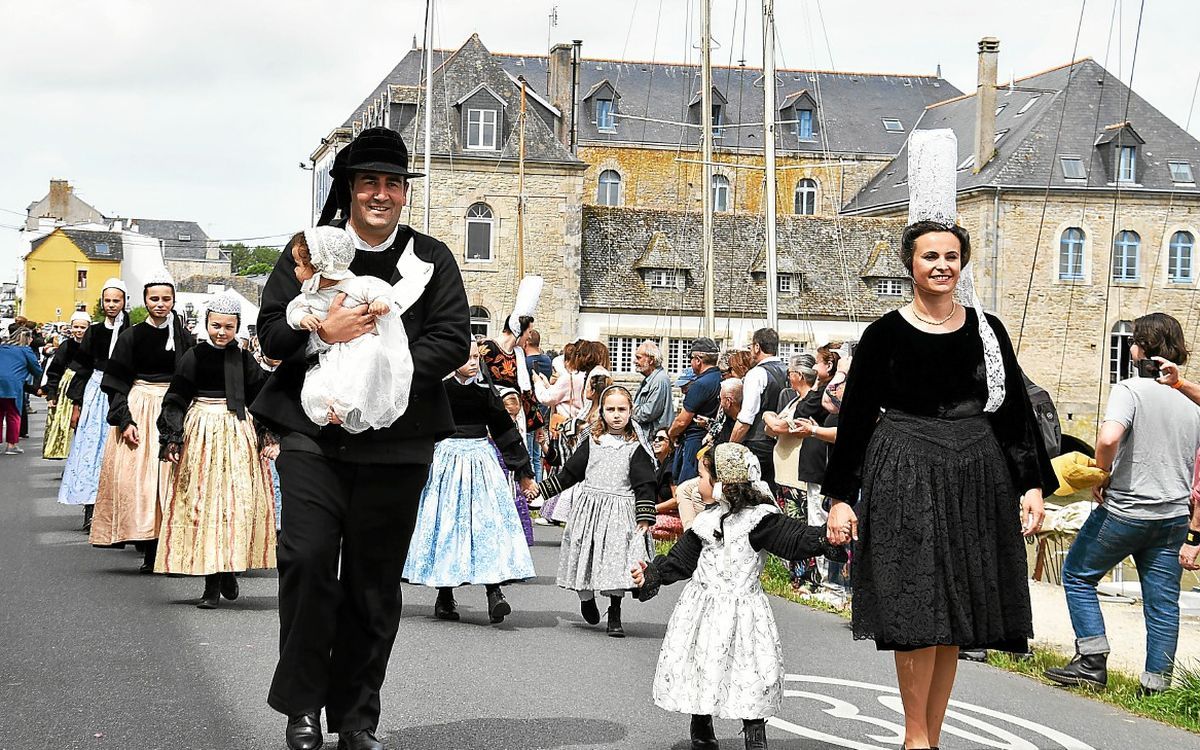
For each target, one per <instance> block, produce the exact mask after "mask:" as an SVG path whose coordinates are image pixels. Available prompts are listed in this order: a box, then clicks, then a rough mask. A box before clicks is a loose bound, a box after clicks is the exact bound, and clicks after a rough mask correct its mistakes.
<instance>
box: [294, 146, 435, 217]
mask: <svg viewBox="0 0 1200 750" xmlns="http://www.w3.org/2000/svg"><path fill="white" fill-rule="evenodd" d="M355 172H382V173H383V174H394V175H399V176H401V177H406V178H412V177H424V176H425V175H424V174H422V173H420V172H410V171H408V148H407V147H406V146H405V145H404V139H403V138H401V137H400V134H399V133H397V132H396V131H394V130H392V129H390V128H367V129H366V130H364V131H363V132H361V133H359V134H358V137H357V138H355V139H354V140H353V141H351V142H350V143H349V144H347V145H346V147H345V148H344V149H342V150H341V151H339V152H338V155H337V156H336V157H335V158H334V160H333V167H332V168H331V169H330V170H329V176H330V177H331V178H332V179H333V184H332V186H331V189H330V191H329V197H328V198H326V199H325V206H324V207H323V208H322V210H321V218H320V219H318V220H317V225H318V226H320V225H324V224H330V223H332V222H333V221H334V220H335V217H336V216H337V215H338V212H339V210H340V212H341V215H342V216H343V217H344V216H346V214H347V212H348V211H349V208H350V175H352V174H353V173H355Z"/></svg>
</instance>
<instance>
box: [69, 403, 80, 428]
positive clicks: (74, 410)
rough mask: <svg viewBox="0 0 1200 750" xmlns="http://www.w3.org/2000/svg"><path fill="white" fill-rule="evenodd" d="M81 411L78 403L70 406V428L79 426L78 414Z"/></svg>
mask: <svg viewBox="0 0 1200 750" xmlns="http://www.w3.org/2000/svg"><path fill="white" fill-rule="evenodd" d="M82 411H83V407H81V406H80V405H79V404H74V405H72V406H71V429H72V430H74V429H77V428H78V427H79V414H80V412H82Z"/></svg>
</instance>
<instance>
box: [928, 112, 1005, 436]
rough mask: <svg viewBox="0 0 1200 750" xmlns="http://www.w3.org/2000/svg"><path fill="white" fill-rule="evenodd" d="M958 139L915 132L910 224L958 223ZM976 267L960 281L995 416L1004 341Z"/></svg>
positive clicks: (1001, 399)
mask: <svg viewBox="0 0 1200 750" xmlns="http://www.w3.org/2000/svg"><path fill="white" fill-rule="evenodd" d="M957 162H958V139H957V138H955V137H954V131H953V130H948V129H943V130H914V131H913V133H912V135H911V136H910V137H909V141H908V190H909V197H908V223H909V224H915V223H917V222H918V221H934V222H937V223H939V224H944V225H945V226H947V227H952V226H955V225H956V224H957V223H958V208H957V206H956V204H955V197H956V193H957V188H958V178H957ZM973 266H974V264H973V263H967V265H966V266H965V267H964V268H963V269H962V274H961V277H960V279H959V290H960V294H961V296H962V298H963V299H964V300H965V302H964V304H967V305H970V306H971V307H973V308H975V316H976V318H977V319H978V321H979V337H980V338H981V339H983V362H984V365H985V370H986V371H987V385H988V399H987V404H986V405H985V406H984V411H988V412H994V411H996V410H997V409H999V408H1000V405H1001V404H1002V403H1004V360H1003V358H1002V357H1001V354H1000V341H999V339H997V338H996V332H995V331H994V330H992V327H991V325H989V324H988V322H987V318H986V317H985V316H984V311H983V301H982V300H980V299H979V293H978V292H977V291H976V290H975V278H974V268H973Z"/></svg>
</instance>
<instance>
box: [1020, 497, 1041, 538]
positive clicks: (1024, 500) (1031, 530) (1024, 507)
mask: <svg viewBox="0 0 1200 750" xmlns="http://www.w3.org/2000/svg"><path fill="white" fill-rule="evenodd" d="M1045 518H1046V503H1045V501H1044V500H1043V499H1042V490H1041V488H1040V487H1034V488H1033V489H1032V490H1029V491H1028V492H1026V493H1025V495H1024V496H1022V497H1021V533H1022V534H1024V535H1025V536H1033V535H1034V534H1036V533H1038V531H1040V530H1041V528H1042V521H1043V520H1045Z"/></svg>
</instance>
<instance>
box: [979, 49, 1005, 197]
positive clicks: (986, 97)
mask: <svg viewBox="0 0 1200 750" xmlns="http://www.w3.org/2000/svg"><path fill="white" fill-rule="evenodd" d="M999 57H1000V40H999V39H997V38H996V37H994V36H985V37H984V38H983V39H980V40H979V73H978V81H979V84H978V89H977V90H976V91H975V167H974V169H973V170H972V171H973V172H974V173H975V174H979V172H980V171H981V170H982V169H983V168H984V166H986V165H987V163H988V162H989V161H991V160H992V157H993V156H995V155H996V67H997V62H998V59H999Z"/></svg>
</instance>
